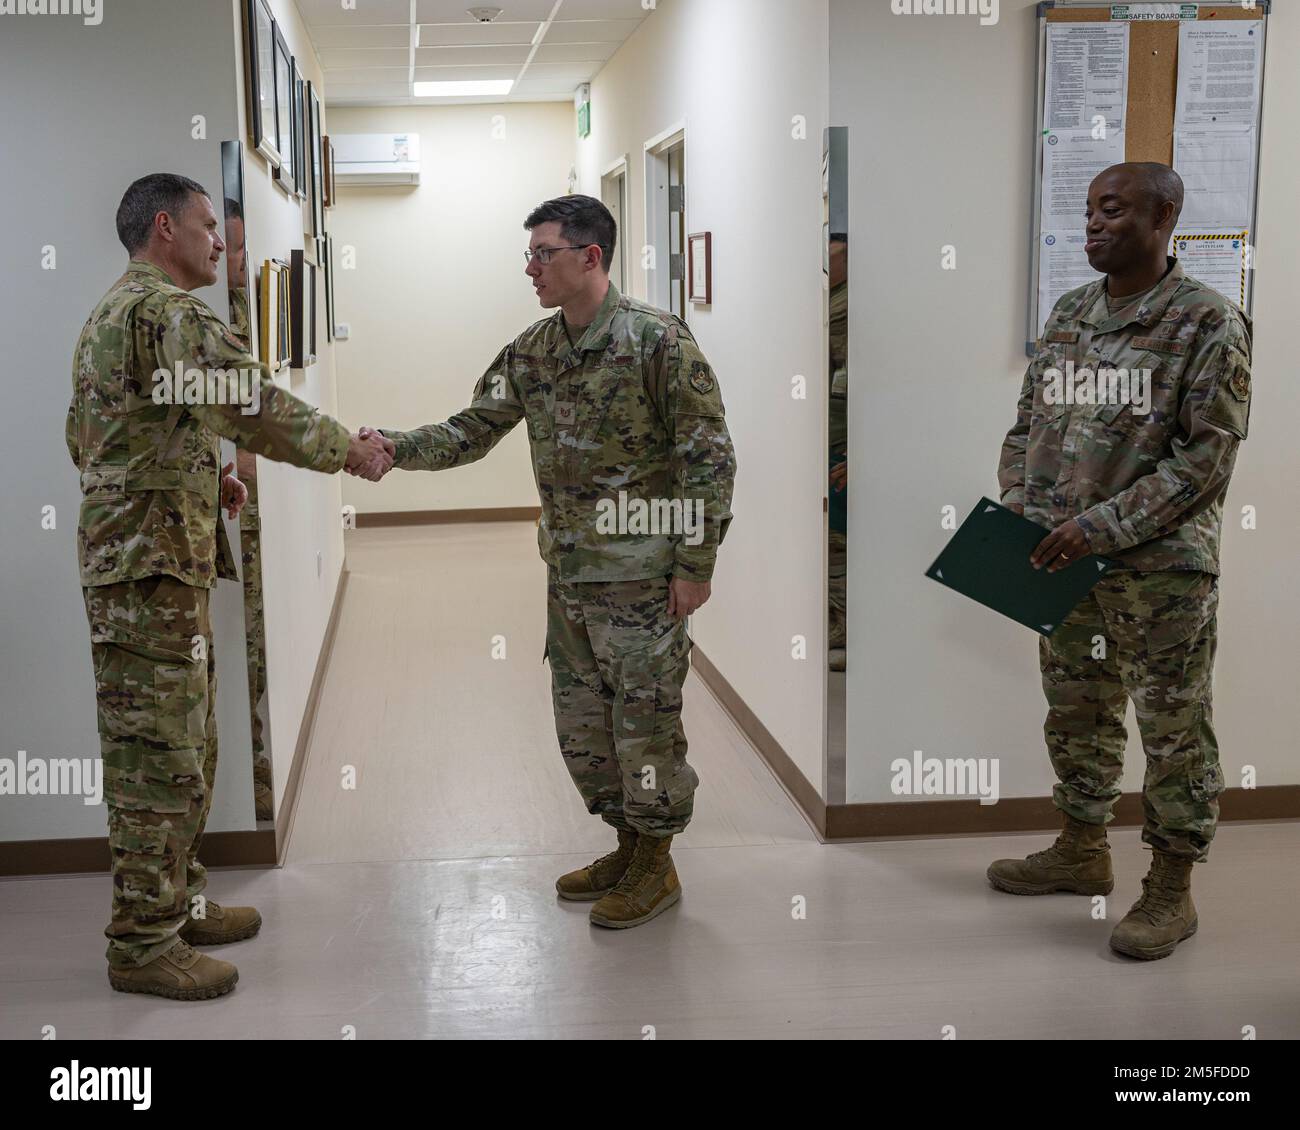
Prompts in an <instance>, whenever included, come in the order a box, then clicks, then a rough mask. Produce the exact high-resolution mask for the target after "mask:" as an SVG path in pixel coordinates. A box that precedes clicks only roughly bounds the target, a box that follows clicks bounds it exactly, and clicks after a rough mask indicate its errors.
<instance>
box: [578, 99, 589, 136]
mask: <svg viewBox="0 0 1300 1130" xmlns="http://www.w3.org/2000/svg"><path fill="white" fill-rule="evenodd" d="M578 136H579V137H590V136H591V103H590V102H584V103H583V104H582V105H581V106H579V107H578Z"/></svg>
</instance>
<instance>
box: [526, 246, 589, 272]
mask: <svg viewBox="0 0 1300 1130" xmlns="http://www.w3.org/2000/svg"><path fill="white" fill-rule="evenodd" d="M586 250H587V245H584V246H582V247H577V246H574V247H543V248H540V249H539V250H537V251H532V250H529V251H525V252H524V262H525V263H531V262H532V261H533V260H534V259H536V260H538V261H539V262H540V263H541V264H542V266H543V267H545V266H546V264H547V263H549V262H550V261H551V256H552V255H554V254H555V253H556V252H557V251H586Z"/></svg>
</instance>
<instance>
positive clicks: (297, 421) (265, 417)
mask: <svg viewBox="0 0 1300 1130" xmlns="http://www.w3.org/2000/svg"><path fill="white" fill-rule="evenodd" d="M177 362H180V363H181V365H182V367H183V368H194V369H197V370H199V371H202V372H204V373H205V374H206V373H207V372H209V371H212V372H214V379H215V381H216V383H217V385H219V386H220V388H221V390H222V391H220V392H219V393H218V395H217V396H216V397H214V398H209V399H206V402H204V403H194V404H187V403H178V404H168V403H162V404H158V403H155V402H154V399H153V391H154V378H153V374H154V373H155V371H156V370H174V367H175V366H176V364H177ZM236 368H244V369H246V370H249V369H251V370H255V372H256V379H257V381H258V382H259V387H260V396H261V409H260V412H259V413H258V414H257V415H247V416H246V415H243V414H242V413H241V410H240V406H239V404H238V403H237V400H238V396H237V393H236V392H235V391H234V390H232V389H231V387H230V385H231V384H232V383H233V381H232V378H231V375H230V373H229V372H223V373H216V371H217V370H233V369H236ZM205 391H206V390H205ZM214 399H215V400H223V401H226V402H225V403H213V402H212V400H214ZM220 436H225V437H226V438H228V439H231V440H234V441H235V442H236V443H238V444H239V445H240V446H242V447H244V448H247V449H248V450H250V451H254V452H257V453H258V454H261V455H265V456H267V457H268V458H272V459H279V460H283V461H285V462H290V463H294V464H296V465H298V466H304V467H310V468H312V469H314V470H318V471H326V472H335V471H338V470H340V469H341V468H342V467H343V464H344V461H345V459H346V456H347V444H348V434H347V431H346V430H345V429H344V428H343V427H342V425H340V424H338V423H337V422H336V421H334V420H332V419H330V418H329V417H327V416H322V415H320V414H319V413H318V412H317V411H316V410H315V409H314V408H312V407H311V406H310V405H307V404H305V403H303V402H302V401H300V400H298V399H297V398H296V397H294V396H292V395H291V394H289V393H288V392H285V391H284V390H283V389H280V388H278V387H277V386H276V385H275V384H273V383H272V382H271V380H270V379H269V378H268V377H267V375H266V371H265V370H264V369H263V368H261V367H260V366H258V365H257V363H256V362H255V361H254V360H253V359H252V358H251V357H249V356H248V355H247V354H246V353H245V352H244V350H243V348H242V347H241V346H240V344H239V342H238V340H237V339H236V338H235V337H234V336H233V335H232V334H231V332H230V330H229V329H227V327H226V326H225V325H224V324H223V323H222V322H221V320H220V319H219V318H218V317H217V316H216V314H215V313H214V312H213V311H212V310H211V308H210V307H208V306H207V305H206V304H205V303H204V302H203V301H202V300H200V299H198V298H196V297H194V296H193V295H190V294H188V293H186V292H185V291H183V290H181V289H179V288H178V287H176V286H175V285H173V283H172V282H171V280H170V279H169V278H168V276H167V275H166V274H165V273H164V272H163V271H162V270H160V269H159V268H157V267H154V266H152V265H151V264H147V263H143V262H139V261H136V260H132V261H131V263H130V265H129V266H128V269H127V271H126V273H125V274H124V275H123V276H122V278H121V279H119V280H118V281H117V282H116V283H115V284H114V285H113V287H112V289H111V290H110V291H109V292H108V294H107V295H105V297H104V298H103V300H102V301H101V302H100V304H99V305H98V306H97V307H96V309H95V311H94V312H93V313H92V314H91V316H90V319H89V321H88V322H87V323H86V326H85V328H84V329H83V330H82V333H81V337H80V340H79V341H78V342H77V349H76V354H75V356H74V359H73V394H72V403H71V406H70V407H69V410H68V424H67V434H66V439H67V444H68V451H69V453H70V454H71V456H72V460H73V462H74V463H75V464H76V465H77V468H78V470H79V471H80V472H81V489H82V493H83V496H84V497H83V501H82V504H81V511H80V517H79V521H78V527H77V541H78V552H79V560H80V572H81V583H82V586H83V588H84V590H85V601H86V611H87V615H88V618H89V621H90V632H91V656H92V660H93V663H94V671H95V684H96V698H97V703H98V718H99V734H100V747H101V753H102V757H103V761H104V799H105V802H106V803H107V805H108V840H109V848H110V851H111V855H112V868H113V913H112V922H111V924H110V925H109V927H108V929H107V930H106V931H105V933H106V935H107V936H108V938H109V947H108V959H109V962H110V964H113V965H118V966H139V965H144V964H146V963H148V962H149V961H151V960H152V959H153V958H155V957H157V956H159V955H160V954H162V953H165V952H166V951H167V950H168V949H170V948H171V946H172V945H173V944H174V943H175V941H176V934H177V932H178V931H179V929H180V928H181V926H182V925H184V923H185V921H186V915H187V910H188V905H189V899H192V898H193V897H194V896H195V895H197V894H198V893H199V892H200V891H201V890H202V889H203V887H204V884H205V881H206V880H205V875H204V871H203V867H202V865H201V864H200V863H199V862H198V859H197V850H198V845H199V842H200V839H201V837H202V834H203V826H204V822H205V820H206V818H207V811H208V806H209V804H210V803H211V795H212V782H213V780H214V777H215V773H216V754H217V735H216V727H215V724H214V715H213V712H214V708H215V703H216V675H215V672H216V666H215V663H214V661H213V650H212V632H211V626H210V622H209V612H208V603H209V591H210V589H211V587H212V585H213V584H215V582H216V580H217V578H218V577H226V578H230V579H235V580H237V579H238V575H237V573H236V572H235V567H234V560H233V557H232V554H231V551H230V545H229V542H228V541H227V539H226V531H225V527H224V525H223V524H222V521H221V517H220V482H219V472H220V467H221V463H220V443H219V437H220Z"/></svg>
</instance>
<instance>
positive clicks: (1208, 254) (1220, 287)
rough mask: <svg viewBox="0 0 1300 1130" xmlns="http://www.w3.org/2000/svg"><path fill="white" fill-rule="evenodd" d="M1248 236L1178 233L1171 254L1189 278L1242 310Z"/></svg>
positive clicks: (1224, 233) (1244, 292)
mask: <svg viewBox="0 0 1300 1130" xmlns="http://www.w3.org/2000/svg"><path fill="white" fill-rule="evenodd" d="M1247 235H1248V233H1247V232H1244V231H1239V232H1185V231H1180V232H1178V234H1176V235H1175V236H1174V254H1175V255H1177V256H1178V261H1179V262H1180V263H1182V265H1183V270H1184V271H1185V272H1186V273H1187V274H1189V275H1191V276H1192V278H1194V279H1196V280H1197V281H1198V282H1203V283H1204V284H1205V285H1206V286H1209V287H1213V288H1214V289H1215V290H1217V291H1218V292H1219V293H1220V294H1221V295H1223V296H1224V298H1230V299H1232V301H1233V302H1235V303H1236V304H1237V305H1238V306H1240V307H1242V308H1243V309H1245V306H1246V271H1245V269H1244V268H1245V266H1246V264H1245V254H1246V240H1247Z"/></svg>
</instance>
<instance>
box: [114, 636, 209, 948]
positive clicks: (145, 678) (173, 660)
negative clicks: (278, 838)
mask: <svg viewBox="0 0 1300 1130" xmlns="http://www.w3.org/2000/svg"><path fill="white" fill-rule="evenodd" d="M92 630H93V639H94V643H93V645H92V647H93V651H94V654H95V680H96V697H97V702H98V709H99V731H100V747H101V756H102V761H103V770H104V778H103V779H104V800H105V803H106V804H107V806H108V826H109V846H110V850H111V857H112V869H113V917H112V922H111V924H110V925H109V927H108V929H107V931H105V932H106V934H107V935H108V937H109V938H110V940H111V942H110V946H109V960H110V962H112V963H113V964H117V965H138V964H142V963H143V962H145V961H148V960H151V959H152V957H154V956H157V954H158V953H160V952H162V951H163V950H164V949H166V948H167V946H168V945H170V944H171V943H172V942H173V941H174V940H175V935H176V931H177V930H178V929H179V928H180V926H181V925H182V924H183V922H184V918H185V912H186V905H185V895H186V885H187V882H188V880H189V877H190V876H189V870H188V865H187V860H186V856H187V853H188V851H189V850H190V847H191V845H192V844H193V842H194V840H195V838H196V836H197V834H198V830H199V828H200V826H201V822H202V819H203V814H204V811H205V807H206V798H207V795H208V790H207V787H206V785H205V782H204V755H205V744H206V727H207V719H208V698H209V690H208V686H209V684H208V671H207V655H206V653H201V656H200V658H198V659H195V658H194V652H193V645H192V644H191V642H190V640H189V639H188V638H187V637H172V636H166V637H158V636H152V635H148V634H146V633H145V632H143V631H140V630H139V629H138V628H131V627H125V626H123V625H121V624H114V623H112V622H111V621H109V622H105V621H100V620H96V621H94V622H93V623H92Z"/></svg>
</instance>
